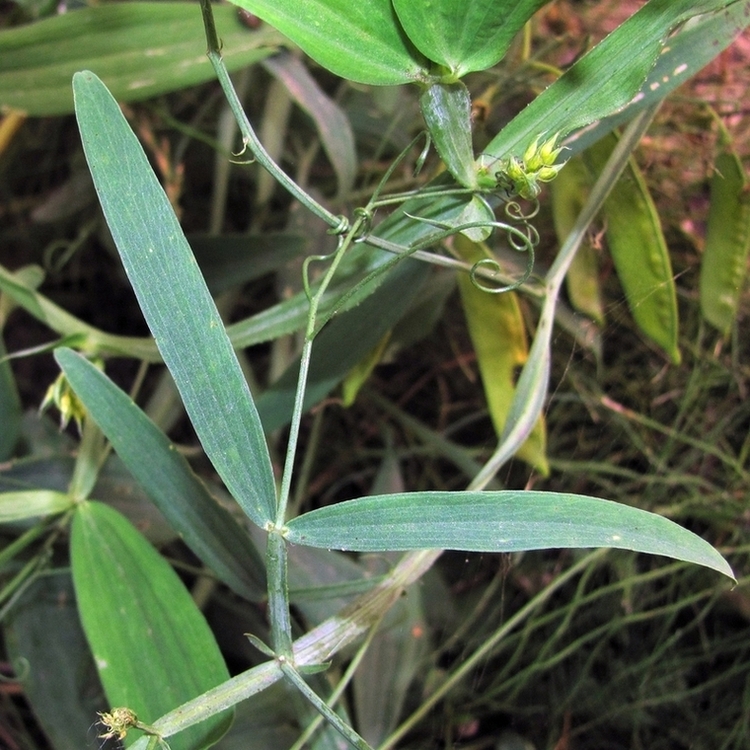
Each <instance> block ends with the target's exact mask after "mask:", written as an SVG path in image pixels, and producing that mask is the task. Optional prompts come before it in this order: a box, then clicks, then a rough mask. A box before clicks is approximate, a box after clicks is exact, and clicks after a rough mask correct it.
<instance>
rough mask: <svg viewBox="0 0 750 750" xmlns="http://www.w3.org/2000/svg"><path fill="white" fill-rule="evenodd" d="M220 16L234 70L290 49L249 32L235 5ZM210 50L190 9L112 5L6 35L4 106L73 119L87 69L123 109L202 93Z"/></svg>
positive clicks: (0, 72) (273, 37) (0, 88)
mask: <svg viewBox="0 0 750 750" xmlns="http://www.w3.org/2000/svg"><path fill="white" fill-rule="evenodd" d="M214 13H215V15H216V19H217V23H218V24H219V26H220V30H221V33H222V38H223V40H224V43H225V46H226V54H225V57H224V59H225V63H226V65H227V67H228V68H229V70H237V69H239V68H242V67H245V66H247V65H251V64H252V63H254V62H257V61H259V60H262V59H263V58H265V57H267V56H269V55H271V54H273V52H274V51H276V50H277V49H278V48H279V46H280V45H281V44H282V42H283V38H282V37H281V35H280V34H278V32H276V31H274V30H272V29H269V28H265V29H259V30H258V31H253V32H250V31H248V29H246V28H244V27H243V26H241V25H240V24H239V22H238V21H237V18H236V12H235V10H234V8H232V7H230V6H228V5H227V6H217V7H216V8H215V9H214ZM155 40H158V41H155ZM204 46H205V42H204V35H203V28H202V25H201V16H200V13H199V12H198V10H197V9H196V8H195V7H194V6H192V5H190V4H189V3H181V2H160V3H148V2H132V3H131V2H129V3H108V4H102V5H99V6H95V7H90V8H82V9H80V10H75V11H71V12H68V13H64V14H60V15H56V16H53V17H51V18H47V19H43V20H41V21H37V22H36V23H33V24H29V25H26V26H20V27H17V28H13V29H8V30H4V31H0V104H1V105H3V106H5V107H12V108H14V109H18V110H21V111H23V112H26V113H27V114H29V115H32V116H49V115H59V114H66V113H69V112H72V111H73V97H72V93H71V90H70V79H71V78H72V76H73V74H74V73H75V72H76V71H79V70H81V69H84V68H91V69H95V70H96V71H97V72H98V73H99V75H100V76H101V77H102V79H103V80H104V81H105V82H106V84H107V86H108V87H109V88H110V89H111V90H112V92H113V93H114V95H115V96H116V97H117V99H118V100H119V101H139V100H142V99H147V98H150V97H154V96H156V95H158V94H163V93H166V92H169V91H174V90H176V89H180V88H185V87H187V86H194V85H196V84H199V83H203V82H204V81H209V80H211V79H212V78H213V77H214V72H213V68H212V67H211V64H210V62H209V60H208V58H207V57H206V56H205V55H204V54H202V52H203V47H204ZM154 60H158V65H154Z"/></svg>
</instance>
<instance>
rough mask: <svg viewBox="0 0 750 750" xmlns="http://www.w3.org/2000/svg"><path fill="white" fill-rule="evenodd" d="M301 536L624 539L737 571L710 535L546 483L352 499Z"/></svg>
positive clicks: (475, 542)
mask: <svg viewBox="0 0 750 750" xmlns="http://www.w3.org/2000/svg"><path fill="white" fill-rule="evenodd" d="M287 527H288V530H289V531H288V534H287V539H288V540H289V541H290V542H292V543H293V544H306V545H309V546H313V547H318V546H321V547H330V548H335V549H347V550H356V551H362V552H364V551H368V552H374V551H383V550H410V549H432V548H440V549H461V550H466V551H476V552H511V551H519V550H529V549H550V548H556V547H617V548H621V549H630V550H634V551H638V552H648V553H652V554H660V555H666V556H668V557H674V558H676V559H678V560H686V561H689V562H694V563H697V564H700V565H705V566H706V567H709V568H712V569H713V570H717V571H719V572H721V573H723V574H724V575H728V576H729V577H732V578H733V577H734V576H733V574H732V572H731V569H730V567H729V565H728V564H727V563H726V561H725V560H724V558H723V557H721V555H720V554H719V553H718V552H717V551H716V550H715V549H714V548H713V547H711V545H710V544H708V542H705V541H704V540H703V539H701V538H700V537H698V536H696V535H695V534H693V533H692V532H690V531H687V530H686V529H683V528H682V527H680V526H678V525H677V524H676V523H673V522H672V521H670V520H668V519H666V518H663V517H662V516H657V515H655V514H653V513H648V512H647V511H644V510H641V509H639V508H633V507H630V506H626V505H621V504H620V503H614V502H611V501H609V500H601V499H598V498H592V497H585V496H583V495H574V494H563V493H554V492H542V491H520V490H519V491H516V490H507V491H500V492H471V491H467V492H417V493H395V494H391V495H377V496H373V497H363V498H358V499H356V500H348V501H345V502H343V503H337V504H336V505H330V506H326V507H324V508H319V509H317V510H314V511H311V512H309V513H305V514H303V515H301V516H298V517H297V518H295V519H293V520H292V521H290V522H289V523H288V524H287Z"/></svg>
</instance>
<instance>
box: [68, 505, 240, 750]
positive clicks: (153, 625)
mask: <svg viewBox="0 0 750 750" xmlns="http://www.w3.org/2000/svg"><path fill="white" fill-rule="evenodd" d="M70 553H71V566H72V570H73V582H74V585H75V590H76V599H77V601H78V609H79V612H80V615H81V622H82V623H83V629H84V631H85V633H86V638H87V639H88V642H89V645H90V647H91V651H92V652H93V654H94V661H95V663H96V667H97V670H98V671H99V677H100V678H101V681H102V684H103V685H104V690H105V691H106V693H107V699H108V700H109V703H110V705H111V706H112V707H119V706H125V707H127V708H130V709H131V710H133V711H134V712H135V713H136V715H137V716H138V719H139V720H140V721H142V722H145V723H146V724H150V723H152V722H153V721H155V720H156V719H158V718H159V717H160V716H162V715H163V714H165V713H166V712H167V711H170V710H171V709H173V708H176V707H177V706H179V705H181V704H182V703H184V702H185V701H187V700H190V699H191V698H195V697H196V696H198V695H201V694H202V693H204V692H206V691H207V690H210V689H211V688H213V687H215V686H216V685H218V684H220V683H222V682H224V681H225V680H227V679H229V672H228V671H227V668H226V665H225V664H224V659H223V657H222V655H221V652H220V651H219V647H218V646H217V644H216V641H215V640H214V637H213V633H212V632H211V630H210V629H209V627H208V624H207V623H206V621H205V619H204V617H203V614H202V613H201V611H200V610H199V609H198V607H197V606H196V604H195V602H194V601H193V600H192V598H191V597H190V594H189V593H188V591H187V589H186V588H185V586H184V584H183V583H182V581H180V579H179V577H178V576H177V574H176V573H175V572H174V570H172V568H171V567H170V566H169V565H168V564H167V562H166V561H165V560H164V558H162V557H161V555H159V553H158V552H157V551H156V550H155V549H154V548H153V547H152V546H151V545H150V544H149V543H148V542H147V541H146V540H145V539H144V538H143V537H142V536H141V535H140V534H139V533H138V531H136V530H135V528H134V527H133V526H131V525H130V523H129V522H128V521H127V520H126V519H125V518H123V517H122V516H121V515H120V514H119V513H117V511H114V510H112V509H111V508H109V507H107V506H106V505H103V504H102V503H95V502H87V503H84V504H82V505H80V506H79V507H78V510H77V512H76V515H75V518H74V520H73V529H72V535H71V549H70ZM231 720H232V712H231V710H230V711H225V712H222V713H220V714H217V715H216V716H214V717H212V718H211V719H209V720H208V721H206V722H203V723H201V724H198V725H196V726H193V727H191V728H190V729H188V730H186V731H185V732H183V733H181V734H180V735H178V736H177V737H175V738H170V742H169V744H170V747H171V748H172V750H198V749H199V748H203V747H207V746H208V745H210V744H211V743H212V742H215V741H216V740H217V739H218V738H219V737H220V736H221V735H222V734H223V733H224V732H225V731H226V730H227V728H228V726H229V724H230V723H231ZM137 734H138V732H137V731H135V730H133V731H132V737H131V735H130V734H129V735H128V740H129V741H130V742H132V741H133V740H135V739H136V736H137Z"/></svg>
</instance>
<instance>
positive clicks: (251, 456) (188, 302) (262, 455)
mask: <svg viewBox="0 0 750 750" xmlns="http://www.w3.org/2000/svg"><path fill="white" fill-rule="evenodd" d="M73 91H74V96H75V103H76V115H77V117H78V124H79V128H80V131H81V139H82V140H83V146H84V151H85V153H86V159H87V161H88V164H89V168H90V169H91V173H92V176H93V178H94V184H95V186H96V190H97V193H98V194H99V200H100V201H101V204H102V209H103V210H104V215H105V217H106V219H107V224H108V225H109V228H110V230H111V232H112V237H113V238H114V240H115V244H116V245H117V249H118V250H119V252H120V256H121V257H122V262H123V265H124V266H125V270H126V272H127V274H128V278H129V279H130V282H131V284H132V285H133V289H134V290H135V293H136V296H137V297H138V302H139V304H140V306H141V309H142V310H143V314H144V316H145V318H146V321H147V323H148V325H149V328H150V329H151V332H152V333H153V335H154V338H155V340H156V344H157V346H158V347H159V351H160V352H161V354H162V357H163V358H164V362H165V363H166V365H167V367H169V370H170V372H171V373H172V376H173V378H174V380H175V383H176V385H177V388H178V389H179V391H180V395H181V396H182V399H183V402H184V404H185V408H186V410H187V412H188V414H189V415H190V419H191V421H192V422H193V426H194V427H195V431H196V433H197V434H198V437H199V439H200V441H201V444H202V445H203V448H204V450H205V451H206V453H207V455H208V457H209V458H210V459H211V462H212V463H213V465H214V466H215V467H216V470H217V472H218V473H219V475H220V476H221V478H222V479H223V480H224V482H225V484H226V485H227V487H228V488H229V491H230V492H231V493H232V495H233V496H234V497H235V498H236V499H237V501H238V502H239V504H240V505H241V506H242V508H243V510H244V511H245V512H246V513H247V514H248V516H249V517H250V518H251V519H252V520H253V521H254V522H255V523H256V524H258V525H259V526H263V525H264V524H265V523H266V522H268V521H270V520H271V519H273V518H274V514H275V485H274V479H273V471H272V468H271V459H270V457H269V454H268V446H267V445H266V442H265V437H264V435H263V430H262V428H261V425H260V420H259V418H258V413H257V411H256V409H255V405H254V403H253V400H252V397H251V395H250V391H249V389H248V386H247V382H246V381H245V378H244V376H243V374H242V370H241V369H240V366H239V363H238V362H237V357H236V356H235V353H234V350H233V349H232V345H231V343H230V341H229V338H228V337H227V334H226V331H225V330H224V325H223V323H222V320H221V317H220V316H219V312H218V310H217V309H216V305H215V304H214V301H213V300H212V299H211V296H210V295H209V293H208V289H207V287H206V283H205V281H204V280H203V277H202V276H201V273H200V270H199V269H198V265H197V263H196V262H195V258H194V257H193V254H192V252H191V251H190V246H189V245H188V243H187V240H186V239H185V235H184V234H183V232H182V229H181V228H180V225H179V222H178V221H177V217H176V216H175V214H174V211H173V210H172V207H171V205H170V204H169V200H168V198H167V196H166V195H165V193H164V190H163V189H162V187H161V185H160V184H159V182H158V180H157V179H156V176H155V175H154V173H153V171H152V169H151V167H150V165H149V163H148V159H147V158H146V155H145V153H144V152H143V149H142V148H141V145H140V143H138V140H137V138H136V137H135V135H134V134H133V131H132V130H131V129H130V127H129V126H128V124H127V122H126V120H125V118H124V117H123V115H122V113H121V112H120V108H119V107H118V106H117V102H115V100H114V99H113V98H112V96H111V94H110V93H109V92H108V91H107V89H106V87H105V86H104V84H103V83H102V82H101V81H100V80H99V79H98V78H97V77H96V76H95V75H94V74H93V73H90V72H84V73H77V74H76V75H75V77H74V79H73Z"/></svg>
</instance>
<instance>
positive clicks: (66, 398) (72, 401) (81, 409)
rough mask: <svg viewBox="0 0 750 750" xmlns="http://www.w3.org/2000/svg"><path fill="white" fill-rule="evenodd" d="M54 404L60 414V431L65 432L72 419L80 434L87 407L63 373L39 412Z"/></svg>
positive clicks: (47, 394)
mask: <svg viewBox="0 0 750 750" xmlns="http://www.w3.org/2000/svg"><path fill="white" fill-rule="evenodd" d="M53 404H54V406H56V407H57V410H58V411H59V412H60V429H61V430H64V429H65V428H66V427H67V426H68V424H69V423H70V420H71V419H72V420H74V421H75V423H76V425H77V426H78V432H80V431H81V427H82V424H83V418H84V417H85V416H86V407H85V406H84V405H83V403H82V402H81V400H80V399H79V398H78V396H77V395H76V394H75V392H74V391H73V389H72V388H71V387H70V383H68V379H67V378H66V377H65V375H64V374H63V373H60V374H59V375H58V376H57V378H56V379H55V382H54V383H52V385H51V386H50V387H49V388H48V389H47V393H45V394H44V399H43V400H42V403H41V405H40V407H39V411H40V412H41V411H44V410H45V409H47V408H48V407H49V406H51V405H53Z"/></svg>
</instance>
